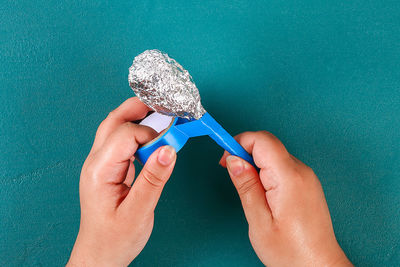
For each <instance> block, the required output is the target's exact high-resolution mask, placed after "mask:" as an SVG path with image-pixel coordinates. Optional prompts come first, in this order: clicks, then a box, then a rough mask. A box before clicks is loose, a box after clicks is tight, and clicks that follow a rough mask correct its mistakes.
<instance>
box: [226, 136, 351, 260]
mask: <svg viewBox="0 0 400 267" xmlns="http://www.w3.org/2000/svg"><path fill="white" fill-rule="evenodd" d="M236 140H237V141H238V142H239V143H240V144H241V145H242V146H243V147H244V148H245V149H246V150H247V151H248V152H249V153H251V154H252V155H253V158H254V162H255V164H256V165H257V166H258V167H259V168H260V173H257V171H256V170H255V168H254V167H253V166H251V165H250V164H248V163H247V162H246V161H244V160H242V159H241V158H238V157H234V156H230V155H229V154H228V153H227V152H225V154H224V155H223V157H222V159H221V161H220V164H221V165H222V166H224V167H225V166H227V168H228V172H229V175H230V176H231V179H232V182H233V184H234V185H235V187H236V189H237V191H238V193H239V196H240V199H241V202H242V205H243V209H244V212H245V215H246V219H247V222H248V223H249V237H250V242H251V244H252V246H253V248H254V250H255V252H256V253H257V255H258V257H259V258H260V260H261V261H262V262H263V263H264V264H265V265H267V266H352V264H351V263H350V261H349V260H348V259H347V257H346V255H345V254H344V252H343V251H342V249H341V248H340V246H339V244H338V243H337V241H336V238H335V234H334V232H333V227H332V222H331V218H330V215H329V209H328V206H327V204H326V200H325V196H324V193H323V190H322V187H321V184H320V182H319V180H318V178H317V176H316V175H315V174H314V172H313V171H312V170H311V169H310V168H309V167H307V166H306V165H304V164H303V163H302V162H300V161H299V160H298V159H296V158H295V157H293V156H292V155H290V154H289V153H288V152H287V151H286V149H285V147H284V146H283V144H282V143H281V142H280V141H279V140H278V139H277V138H276V137H274V136H273V135H272V134H270V133H268V132H264V131H262V132H246V133H243V134H240V135H238V136H237V137H236Z"/></svg>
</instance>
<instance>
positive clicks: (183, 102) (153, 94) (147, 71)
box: [128, 50, 206, 119]
mask: <svg viewBox="0 0 400 267" xmlns="http://www.w3.org/2000/svg"><path fill="white" fill-rule="evenodd" d="M128 80H129V85H130V87H131V88H132V89H133V91H134V92H135V94H136V95H137V96H138V97H139V99H140V100H141V101H142V102H143V103H144V104H146V105H147V106H149V107H151V108H152V109H154V110H155V111H156V112H159V113H161V114H165V115H169V116H178V117H182V118H187V119H192V118H194V119H199V118H201V116H203V114H204V113H205V112H206V111H205V110H204V108H203V106H202V105H201V100H200V94H199V90H198V89H197V87H196V85H195V84H194V82H193V79H192V76H190V74H189V72H188V71H187V70H185V69H184V68H183V67H182V66H181V65H180V64H179V63H178V62H176V61H175V60H174V59H172V58H170V57H169V56H168V55H167V54H166V53H163V52H161V51H159V50H146V51H144V52H143V53H141V54H140V55H138V56H136V57H135V59H134V60H133V64H132V66H131V67H130V68H129V76H128Z"/></svg>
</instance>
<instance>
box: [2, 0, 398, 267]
mask: <svg viewBox="0 0 400 267" xmlns="http://www.w3.org/2000/svg"><path fill="white" fill-rule="evenodd" d="M0 18H1V20H0V62H1V63H0V112H1V113H0V114H1V117H0V201H1V202H0V203H1V205H0V231H1V232H0V265H2V266H4V265H6V266H21V265H24V266H61V265H63V264H65V263H66V262H67V260H68V257H69V253H70V250H71V248H72V246H73V243H74V239H75V237H76V234H77V230H78V227H79V212H80V210H79V195H78V181H79V173H80V169H81V166H82V163H83V161H84V159H85V157H86V155H87V153H88V152H89V150H90V147H91V144H92V141H93V137H94V134H95V131H96V128H97V126H98V124H99V123H100V122H101V121H102V120H103V119H104V118H105V117H106V115H107V114H108V112H109V111H111V110H112V109H114V108H115V107H117V106H118V105H119V104H120V103H121V102H122V101H124V100H125V99H126V98H128V97H130V96H132V95H133V93H132V91H131V90H130V88H129V86H128V81H127V75H128V67H129V66H130V65H131V62H132V60H133V58H134V56H136V55H137V54H139V53H141V52H142V51H144V50H146V49H152V48H157V49H161V50H163V51H165V52H167V53H169V54H170V56H171V57H173V58H175V59H176V60H177V61H178V62H180V63H181V64H182V65H183V66H184V67H185V68H187V69H188V70H189V71H190V73H191V74H192V76H193V78H194V80H195V81H196V83H197V85H198V88H199V90H200V93H201V96H202V99H203V104H204V106H205V108H206V109H207V110H208V111H209V112H210V113H211V114H212V115H213V116H214V117H215V118H216V119H217V120H218V121H219V122H221V124H222V125H223V126H224V127H225V128H226V129H227V130H228V131H229V132H231V133H232V134H237V133H239V132H242V131H245V130H260V129H265V130H268V131H270V132H272V133H274V134H275V135H276V136H278V137H279V138H280V139H281V140H282V141H283V142H284V144H285V145H286V146H287V148H288V150H289V151H290V152H291V153H292V154H294V155H295V156H296V157H298V158H299V159H301V160H302V161H304V162H305V163H306V164H308V165H310V166H311V167H312V168H313V169H314V170H315V172H316V173H317V175H318V176H319V178H320V180H321V182H322V185H323V187H324V191H325V193H326V197H327V201H328V204H329V207H330V210H331V215H332V219H333V223H334V228H335V232H336V235H337V238H338V240H339V242H340V244H341V246H342V247H343V249H344V250H345V252H346V253H347V255H348V256H349V258H350V259H351V260H352V261H353V262H354V263H355V264H356V265H358V266H374V265H375V266H378V265H382V266H394V265H397V264H398V263H399V262H400V245H399V244H400V242H399V240H400V147H399V140H400V130H399V128H400V2H399V1H390V0H380V1H369V0H363V1H361V0H355V1H344V0H339V1H316V0H304V1H296V0H287V1H281V0H270V1H255V0H252V1H248V0H234V1H187V0H181V1H178V0H171V1H161V0H159V1H130V2H129V1H49V0H46V1H3V2H2V4H1V7H0ZM221 154H222V150H221V149H220V148H219V147H217V145H215V144H214V143H213V142H212V141H211V140H210V139H209V138H206V137H202V138H198V139H194V140H192V141H190V142H189V143H188V144H187V145H186V146H185V148H184V149H183V150H182V151H181V152H180V153H179V155H178V157H179V159H178V163H177V166H176V169H175V171H174V174H173V176H172V178H171V180H170V182H169V183H168V185H167V186H166V188H165V191H164V193H163V195H162V198H161V200H160V203H159V205H158V207H157V211H156V221H155V227H154V231H153V234H152V236H151V238H150V241H149V242H148V244H147V246H146V247H145V249H144V250H143V252H142V253H141V254H140V255H139V257H138V258H137V259H136V260H135V261H134V263H133V265H134V266H212V265H215V266H259V265H261V264H260V262H259V261H258V259H257V257H256V255H255V253H254V252H253V250H252V248H251V245H250V243H249V241H248V237H247V225H246V221H245V218H244V216H243V212H242V209H241V206H240V202H239V199H238V197H237V196H236V192H235V190H234V188H233V186H232V184H231V182H230V180H229V178H228V176H227V173H226V171H225V170H224V169H222V168H221V167H219V166H218V164H217V162H218V159H219V157H220V155H221ZM304 193H305V194H306V193H307V192H304Z"/></svg>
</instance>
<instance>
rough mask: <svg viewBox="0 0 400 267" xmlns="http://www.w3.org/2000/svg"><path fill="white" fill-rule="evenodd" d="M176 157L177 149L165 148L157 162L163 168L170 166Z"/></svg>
mask: <svg viewBox="0 0 400 267" xmlns="http://www.w3.org/2000/svg"><path fill="white" fill-rule="evenodd" d="M175 156H176V152H175V148H173V147H172V146H164V147H163V148H161V150H160V152H159V153H158V157H157V160H158V162H159V163H160V164H161V165H163V166H168V165H170V164H171V163H172V162H173V161H174V159H175Z"/></svg>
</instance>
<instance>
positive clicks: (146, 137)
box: [93, 122, 158, 184]
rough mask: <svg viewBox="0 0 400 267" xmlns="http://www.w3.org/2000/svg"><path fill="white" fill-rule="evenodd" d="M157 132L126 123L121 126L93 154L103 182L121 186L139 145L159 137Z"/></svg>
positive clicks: (98, 173)
mask: <svg viewBox="0 0 400 267" xmlns="http://www.w3.org/2000/svg"><path fill="white" fill-rule="evenodd" d="M157 135H158V134H157V132H156V131H154V130H153V129H151V128H150V127H147V126H142V125H137V124H134V123H131V122H126V123H124V124H122V125H120V126H119V127H118V128H117V129H116V130H115V131H114V132H113V133H112V134H111V135H110V136H109V137H108V138H107V140H106V141H105V142H104V145H103V146H102V147H101V148H100V149H99V150H98V151H97V152H96V153H94V154H93V157H94V161H95V163H94V166H97V167H96V170H97V174H96V175H95V176H98V177H99V178H98V179H100V180H101V181H102V182H106V183H114V184H120V183H122V182H124V181H125V178H126V175H127V172H128V168H129V164H130V162H131V158H132V156H133V155H134V153H135V152H136V150H137V148H138V146H139V144H144V143H146V142H149V141H151V140H152V139H154V138H155V137H157Z"/></svg>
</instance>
